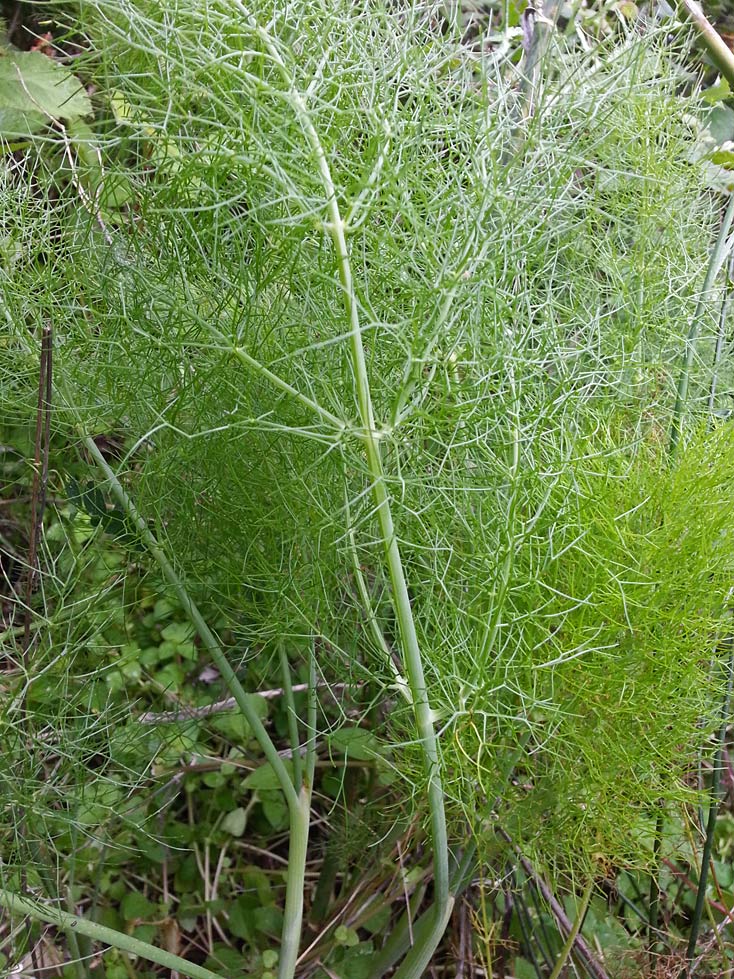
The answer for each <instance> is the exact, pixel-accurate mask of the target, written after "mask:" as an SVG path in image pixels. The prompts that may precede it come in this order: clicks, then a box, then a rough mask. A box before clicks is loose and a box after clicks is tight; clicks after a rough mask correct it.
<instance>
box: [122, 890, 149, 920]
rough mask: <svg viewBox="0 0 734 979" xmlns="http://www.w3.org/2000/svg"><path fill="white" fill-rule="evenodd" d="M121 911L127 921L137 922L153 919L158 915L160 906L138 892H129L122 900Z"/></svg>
mask: <svg viewBox="0 0 734 979" xmlns="http://www.w3.org/2000/svg"><path fill="white" fill-rule="evenodd" d="M120 911H122V916H123V918H124V919H125V921H135V920H137V919H141V918H151V917H153V916H154V915H155V914H157V913H158V905H157V904H153V902H152V901H149V900H148V898H147V897H145V895H144V894H140V893H138V891H128V893H127V894H126V895H125V897H124V898H123V899H122V903H121V905H120Z"/></svg>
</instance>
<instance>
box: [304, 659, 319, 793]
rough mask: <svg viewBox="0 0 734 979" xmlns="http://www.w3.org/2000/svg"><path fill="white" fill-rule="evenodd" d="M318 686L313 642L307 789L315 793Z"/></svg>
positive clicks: (309, 667) (309, 684)
mask: <svg viewBox="0 0 734 979" xmlns="http://www.w3.org/2000/svg"><path fill="white" fill-rule="evenodd" d="M317 691H318V685H317V683H316V648H315V646H314V642H313V640H311V649H310V651H309V656H308V708H307V711H306V730H307V731H308V738H307V740H306V788H307V789H308V791H309V792H313V777H314V772H315V770H316V718H317V712H318V695H317Z"/></svg>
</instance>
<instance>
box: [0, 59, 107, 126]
mask: <svg viewBox="0 0 734 979" xmlns="http://www.w3.org/2000/svg"><path fill="white" fill-rule="evenodd" d="M91 111H92V104H91V102H90V101H89V96H88V95H87V93H86V92H85V91H84V88H83V86H82V84H81V82H80V81H79V79H78V78H77V77H76V76H75V75H73V74H72V73H71V72H70V71H69V69H68V68H66V67H64V65H61V64H59V63H58V62H57V61H54V60H53V58H49V57H47V56H46V55H45V54H41V53H40V52H39V51H17V52H16V51H13V52H6V53H5V54H2V55H0V134H2V135H3V136H5V137H8V136H28V135H29V134H31V133H36V132H38V131H39V130H40V129H43V127H44V126H47V125H48V124H49V123H50V122H54V121H55V120H59V119H64V120H66V121H68V122H72V121H74V120H76V119H80V118H81V117H82V116H86V115H89V114H90V113H91Z"/></svg>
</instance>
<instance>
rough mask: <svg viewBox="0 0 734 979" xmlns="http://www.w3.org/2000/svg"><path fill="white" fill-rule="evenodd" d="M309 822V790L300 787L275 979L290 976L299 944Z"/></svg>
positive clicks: (292, 822) (293, 817)
mask: <svg viewBox="0 0 734 979" xmlns="http://www.w3.org/2000/svg"><path fill="white" fill-rule="evenodd" d="M310 823H311V792H310V789H309V787H308V786H306V785H303V786H301V790H300V792H299V793H298V807H297V809H295V810H292V811H291V813H290V827H289V837H288V871H287V875H286V890H285V908H284V910H283V932H282V938H281V944H280V958H279V960H278V979H293V976H294V975H295V973H296V963H297V961H298V949H299V947H300V944H301V925H302V922H303V892H304V884H305V880H306V857H307V855H308V831H309V828H310Z"/></svg>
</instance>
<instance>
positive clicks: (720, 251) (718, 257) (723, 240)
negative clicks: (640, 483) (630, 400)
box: [669, 194, 734, 460]
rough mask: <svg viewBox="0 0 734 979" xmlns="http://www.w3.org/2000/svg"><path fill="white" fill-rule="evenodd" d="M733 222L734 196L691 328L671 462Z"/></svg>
mask: <svg viewBox="0 0 734 979" xmlns="http://www.w3.org/2000/svg"><path fill="white" fill-rule="evenodd" d="M732 220H734V194H731V195H730V196H729V204H728V206H727V208H726V213H725V214H724V218H723V220H722V222H721V228H720V229H719V236H718V238H717V239H716V244H715V246H714V250H713V252H712V253H711V258H710V259H709V263H708V267H707V269H706V278H705V279H704V282H703V288H702V289H701V292H700V294H699V297H698V302H697V303H696V308H695V310H694V313H693V318H692V319H691V325H690V327H689V329H688V336H687V337H686V347H685V354H684V357H683V366H682V367H681V372H680V377H679V378H678V388H677V390H676V395H675V405H674V406H673V421H672V424H671V426H670V446H669V456H670V458H671V460H672V459H673V458H674V456H675V452H676V449H677V448H678V441H679V439H680V432H681V424H682V418H683V411H684V409H685V406H686V401H687V400H688V382H689V380H690V374H691V367H692V366H693V358H694V356H695V353H696V340H697V339H698V333H699V330H700V328H701V320H702V319H703V315H704V311H705V309H706V304H707V302H708V301H709V298H710V293H711V289H712V287H713V284H714V282H715V281H716V276H717V275H718V274H719V271H720V270H721V266H722V265H723V264H724V262H725V261H726V257H727V254H728V253H729V251H730V249H731V242H730V241H728V240H727V236H728V234H729V229H730V228H731V225H732Z"/></svg>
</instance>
